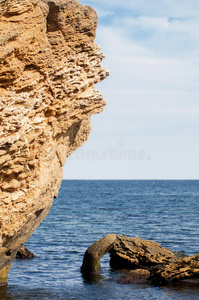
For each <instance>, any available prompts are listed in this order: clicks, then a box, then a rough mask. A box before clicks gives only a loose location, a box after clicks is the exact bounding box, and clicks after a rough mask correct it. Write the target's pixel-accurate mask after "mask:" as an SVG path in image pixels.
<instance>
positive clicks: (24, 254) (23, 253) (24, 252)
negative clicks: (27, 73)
mask: <svg viewBox="0 0 199 300" xmlns="http://www.w3.org/2000/svg"><path fill="white" fill-rule="evenodd" d="M34 257H36V256H35V255H34V253H32V252H30V251H29V250H28V248H26V247H25V246H21V247H20V248H19V250H18V252H17V255H16V258H28V259H30V258H34Z"/></svg>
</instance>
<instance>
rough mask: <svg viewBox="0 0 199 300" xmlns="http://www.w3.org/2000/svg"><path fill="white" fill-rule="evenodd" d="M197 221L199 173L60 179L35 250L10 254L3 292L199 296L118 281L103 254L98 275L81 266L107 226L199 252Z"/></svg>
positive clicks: (6, 295) (196, 291) (8, 295)
mask: <svg viewBox="0 0 199 300" xmlns="http://www.w3.org/2000/svg"><path fill="white" fill-rule="evenodd" d="M198 221H199V181H197V180H196V181H191V180H190V181H171V180H167V181H166V180H165V181H161V180H160V181H152V180H150V181H139V180H128V181H125V180H123V181H119V180H112V181H111V180H110V181H103V180H93V181H92V180H90V181H89V180H85V181H84V180H79V181H76V180H74V181H72V180H67V181H63V182H62V186H61V189H60V192H59V197H58V198H57V199H55V201H54V204H53V206H52V209H51V211H50V213H49V215H48V216H47V218H46V219H45V220H44V221H43V222H42V223H41V225H40V226H39V227H38V229H37V230H36V231H35V233H34V234H33V235H32V237H31V238H30V240H29V241H28V242H27V243H26V246H27V247H28V248H29V250H31V251H32V252H34V254H35V255H36V256H37V257H36V258H34V259H32V260H15V262H14V263H13V265H12V268H11V270H10V274H9V281H8V282H9V285H8V287H7V288H3V289H1V290H0V299H1V300H4V299H17V300H23V299H39V300H40V299H68V300H70V299H71V300H72V299H76V300H81V299H90V300H95V299H96V300H102V299H123V300H124V299H143V300H144V299H147V300H150V299H152V300H155V299H158V300H159V299H189V300H192V299H199V287H188V286H181V287H157V286H153V285H147V284H144V285H143V284H129V285H120V284H118V283H116V280H117V278H118V277H119V276H121V274H120V272H119V271H117V272H113V271H112V270H111V269H110V267H109V255H108V254H106V255H105V256H104V257H103V258H102V261H101V262H102V274H101V275H99V276H98V277H97V278H96V280H95V281H89V282H88V281H87V280H85V279H84V278H83V277H82V275H81V273H80V267H81V264H82V259H83V256H84V252H85V250H86V249H87V247H88V246H89V245H91V244H92V243H93V242H95V241H96V240H98V239H100V238H102V237H103V236H104V235H106V234H109V233H116V234H123V235H127V236H130V237H135V236H138V237H140V238H142V239H149V240H153V241H157V242H158V243H159V244H161V245H162V246H163V247H166V248H169V249H171V250H173V251H184V252H185V254H188V255H193V254H196V253H199V245H198V235H199V228H198Z"/></svg>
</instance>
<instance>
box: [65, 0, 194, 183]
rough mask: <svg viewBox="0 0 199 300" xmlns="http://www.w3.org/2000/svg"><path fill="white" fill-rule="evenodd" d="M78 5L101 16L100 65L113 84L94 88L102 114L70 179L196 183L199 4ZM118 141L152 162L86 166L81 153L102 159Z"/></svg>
mask: <svg viewBox="0 0 199 300" xmlns="http://www.w3.org/2000/svg"><path fill="white" fill-rule="evenodd" d="M81 3H83V4H90V5H92V6H95V8H96V9H97V10H98V11H99V12H100V17H101V18H102V20H100V22H99V26H98V32H97V39H96V43H97V44H99V45H100V46H101V47H102V51H103V52H104V53H105V55H106V60H105V61H104V65H105V66H106V67H107V68H108V69H110V71H111V76H110V77H109V78H107V79H106V80H105V81H104V82H102V83H101V84H99V85H97V89H99V90H100V91H101V92H102V94H103V95H104V98H105V99H106V100H107V102H108V106H107V107H106V108H105V111H104V112H103V113H102V114H100V115H99V116H94V117H93V118H92V123H93V131H92V134H91V137H90V140H89V142H88V143H87V144H86V145H85V146H84V147H83V148H82V149H80V150H78V151H80V153H81V151H83V152H82V153H83V157H84V159H82V160H81V159H80V160H74V161H73V162H72V161H70V160H69V168H70V169H73V170H77V169H78V174H77V173H76V175H75V171H74V172H73V174H72V175H71V176H72V177H73V178H129V179H130V178H197V177H198V171H197V170H198V168H199V159H198V158H199V157H198V153H199V151H198V150H199V140H198V128H199V119H198V115H199V101H198V99H199V85H198V81H199V58H198V53H199V19H198V10H199V1H198V0H197V1H196V0H189V1H187V0H159V1H157V0H139V1H137V0H131V1H129V0H123V1H121V0H120V1H118V0H114V1H113V0H109V1H107V0H106V1H105V0H88V1H81ZM121 141H122V142H124V144H125V145H126V148H127V149H131V150H132V149H133V150H135V151H136V153H139V151H141V150H142V149H144V150H145V152H146V153H148V154H149V156H151V157H152V159H151V161H147V160H144V161H143V160H141V159H137V160H127V161H125V160H119V159H118V160H113V159H111V156H110V155H109V156H110V157H109V159H108V157H107V158H106V159H104V160H97V159H96V160H94V161H93V160H89V159H88V160H86V156H85V151H89V149H93V148H94V150H97V151H99V153H103V152H104V151H108V150H109V149H115V148H114V147H115V145H117V144H118V145H119V144H120V142H121ZM78 153H79V152H78ZM107 153H108V152H107ZM80 157H81V156H80ZM72 163H74V167H71V164H72ZM77 166H78V167H77ZM76 167H77V168H76ZM81 168H82V172H80V169H81ZM66 169H67V166H66ZM65 177H67V178H69V177H68V176H67V172H66V173H65Z"/></svg>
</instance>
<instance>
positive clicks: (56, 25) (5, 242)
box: [0, 0, 109, 285]
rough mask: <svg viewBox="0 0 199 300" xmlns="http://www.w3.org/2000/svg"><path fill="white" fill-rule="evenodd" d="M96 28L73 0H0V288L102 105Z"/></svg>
mask: <svg viewBox="0 0 199 300" xmlns="http://www.w3.org/2000/svg"><path fill="white" fill-rule="evenodd" d="M96 27H97V14H96V12H95V11H94V10H93V9H92V8H91V7H88V6H83V5H80V4H79V2H78V1H76V0H52V1H48V0H16V1H12V0H0V124H1V131H0V168H1V172H0V183H1V184H0V285H5V284H6V283H7V276H8V272H9V269H10V266H11V264H12V262H13V260H14V259H15V256H16V253H17V251H18V249H19V248H20V246H21V245H22V244H24V243H25V242H26V241H27V240H28V239H29V237H30V236H31V234H32V233H33V232H34V230H35V229H36V228H37V226H38V225H39V224H40V222H41V221H42V220H43V219H44V218H45V217H46V215H47V214H48V212H49V210H50V208H51V205H52V203H53V199H54V198H55V197H57V195H58V190H59V187H60V184H61V181H62V175H63V165H64V162H65V160H66V158H67V157H68V156H69V155H70V154H71V153H72V152H73V151H75V150H76V149H77V148H78V147H80V146H81V145H82V144H83V143H84V142H86V141H87V139H88V136H89V133H90V130H91V126H90V116H91V115H92V114H95V113H99V112H101V111H102V110H103V107H104V105H105V104H106V102H105V100H104V99H103V97H102V95H101V94H100V92H99V91H97V90H96V89H95V87H94V85H95V84H96V83H97V82H100V81H102V80H103V79H105V77H106V76H108V75H109V73H108V71H107V70H106V69H105V68H104V67H103V66H102V65H101V61H102V59H103V58H104V55H103V54H102V53H101V51H100V48H99V47H98V46H97V45H95V43H94V39H95V34H96Z"/></svg>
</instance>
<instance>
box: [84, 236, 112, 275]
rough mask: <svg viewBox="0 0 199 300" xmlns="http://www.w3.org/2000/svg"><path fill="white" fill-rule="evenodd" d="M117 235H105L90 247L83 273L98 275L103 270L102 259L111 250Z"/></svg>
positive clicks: (86, 253) (85, 255) (86, 254)
mask: <svg viewBox="0 0 199 300" xmlns="http://www.w3.org/2000/svg"><path fill="white" fill-rule="evenodd" d="M115 239H116V234H108V235H105V236H104V237H103V238H102V239H100V240H98V241H96V242H95V243H93V244H92V245H91V246H89V247H88V249H87V250H86V252H85V254H84V259H83V264H82V267H81V271H82V273H98V272H99V271H100V270H101V266H100V259H101V258H102V256H104V255H105V254H106V253H107V252H109V251H110V250H111V248H112V247H113V244H114V242H115Z"/></svg>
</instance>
